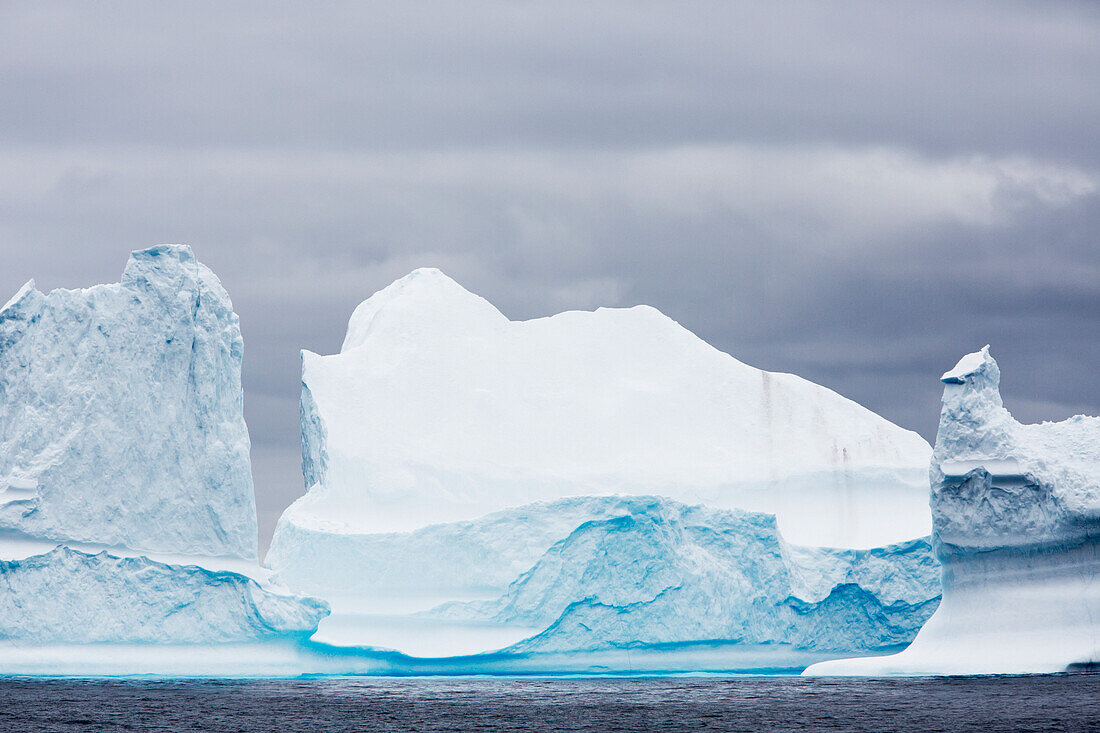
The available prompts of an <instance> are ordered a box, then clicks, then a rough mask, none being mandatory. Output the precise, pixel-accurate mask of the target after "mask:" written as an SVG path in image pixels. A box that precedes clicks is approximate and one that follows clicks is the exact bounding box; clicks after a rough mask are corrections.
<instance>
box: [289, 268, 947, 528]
mask: <svg viewBox="0 0 1100 733" xmlns="http://www.w3.org/2000/svg"><path fill="white" fill-rule="evenodd" d="M302 381H303V393H302V437H303V469H304V473H305V478H306V485H307V488H308V489H309V492H308V493H307V494H306V495H305V496H304V497H302V498H301V499H299V500H298V501H297V502H296V503H295V505H294V506H293V507H292V509H291V510H290V511H288V513H287V515H286V519H287V521H288V522H291V523H294V524H296V525H298V526H299V527H303V528H308V529H319V530H323V531H330V532H335V533H354V534H364V533H378V532H402V531H413V530H416V529H419V528H421V527H424V526H425V525H428V524H439V523H447V522H455V521H462V520H469V519H476V518H478V517H480V516H483V515H485V514H488V513H490V512H494V511H499V510H502V509H507V508H509V507H514V506H520V505H523V504H529V503H532V502H536V501H552V500H554V499H558V498H562V497H568V496H595V495H606V494H615V493H624V494H645V495H659V496H667V497H669V498H673V499H676V500H678V501H681V502H683V503H686V504H705V505H707V506H712V507H717V508H726V509H729V508H735V507H736V508H744V509H750V510H755V511H765V512H770V513H774V514H776V515H777V516H778V517H779V525H780V528H781V529H782V531H783V533H784V535H785V536H786V537H787V538H788V539H789V540H790V541H792V542H798V543H801V544H816V545H834V546H847V547H860V546H861V547H873V546H877V545H882V544H887V543H890V542H896V541H901V540H905V539H911V538H913V537H919V536H922V535H924V534H927V533H928V531H929V528H930V520H929V517H928V511H927V506H926V505H927V495H926V491H927V467H928V457H929V455H930V452H931V449H930V447H929V446H928V444H927V443H926V442H925V441H924V440H923V439H922V438H921V437H920V436H919V435H917V434H916V433H913V432H911V431H908V430H903V429H902V428H899V427H897V426H896V425H893V424H892V423H890V422H888V421H887V420H884V419H883V418H881V417H879V416H878V415H876V414H874V413H872V412H871V411H869V410H867V409H865V408H863V407H861V406H860V405H858V404H856V403H854V402H852V401H851V400H848V399H845V398H844V397H841V396H840V395H838V394H836V393H835V392H832V391H831V390H828V389H826V388H824V387H820V386H818V385H815V384H813V383H811V382H808V381H806V380H804V379H801V378H799V377H796V376H793V375H790V374H776V373H770V372H764V371H761V370H759V369H755V368H753V367H750V366H748V365H746V364H742V363H741V362H739V361H737V360H736V359H734V358H733V357H731V356H730V355H728V354H725V353H723V352H721V351H718V350H717V349H715V348H713V347H711V346H710V345H708V344H707V343H705V342H704V341H702V340H701V339H699V338H698V337H697V336H695V335H694V334H692V333H691V332H690V331H688V330H687V329H685V328H683V327H682V326H680V325H679V324H678V323H676V322H675V321H673V320H672V319H670V318H668V317H666V316H664V315H662V314H661V313H660V312H658V311H657V310H655V309H653V308H650V307H647V306H638V307H635V308H627V309H613V308H601V309H599V310H596V311H594V312H579V311H570V312H565V313H560V314H558V315H555V316H552V317H549V318H538V319H534V320H530V321H518V322H517V321H510V320H508V319H507V318H505V317H504V316H503V315H501V313H500V312H499V311H497V310H496V308H494V307H493V306H492V305H490V304H489V303H488V302H487V301H485V300H484V299H482V298H480V297H478V296H476V295H474V294H472V293H470V292H468V291H466V290H465V289H463V288H462V287H461V286H460V285H458V284H457V283H455V282H454V281H453V280H451V279H450V278H448V277H447V276H446V275H444V274H443V273H441V272H439V271H438V270H433V269H421V270H416V271H414V272H413V273H412V274H410V275H408V276H406V277H405V278H403V279H401V280H398V281H397V282H395V283H393V284H392V285H390V286H389V287H387V288H385V289H383V290H381V291H379V292H378V293H375V294H374V295H373V296H371V297H370V298H369V299H368V300H366V301H364V302H363V303H362V304H361V305H360V306H359V307H358V308H356V309H355V312H354V314H353V315H352V317H351V320H350V322H349V325H348V331H347V337H346V338H345V341H344V344H343V348H342V349H341V352H340V353H339V354H335V355H332V356H318V355H316V354H313V353H310V352H308V351H307V352H304V353H303V376H302Z"/></svg>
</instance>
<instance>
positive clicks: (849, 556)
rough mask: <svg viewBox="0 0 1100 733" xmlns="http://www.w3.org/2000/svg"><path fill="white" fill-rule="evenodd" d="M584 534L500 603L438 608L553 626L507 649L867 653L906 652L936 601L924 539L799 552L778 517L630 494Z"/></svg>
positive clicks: (580, 530)
mask: <svg viewBox="0 0 1100 733" xmlns="http://www.w3.org/2000/svg"><path fill="white" fill-rule="evenodd" d="M618 508H619V509H620V510H621V511H623V513H622V514H619V515H617V516H614V517H611V518H609V519H596V520H592V521H588V522H585V523H583V524H581V525H580V526H578V527H577V528H576V529H575V530H574V531H573V532H572V533H570V535H569V536H568V537H566V538H565V539H563V540H561V541H560V542H558V543H556V544H554V545H553V546H552V547H551V548H549V549H548V550H547V551H546V552H545V553H544V554H543V556H542V557H541V558H540V559H539V561H538V562H537V563H536V564H535V565H534V567H532V568H531V569H530V570H528V571H527V572H525V573H524V574H523V575H521V576H520V577H519V578H518V579H517V580H516V581H515V582H513V583H512V584H511V586H510V587H509V588H508V590H507V592H505V593H504V594H503V595H502V596H500V597H499V598H497V599H495V600H492V601H480V602H466V603H451V604H446V605H444V606H442V607H440V608H437V609H435V610H434V611H432V612H430V615H435V616H442V617H446V618H459V619H468V620H483V621H488V622H494V623H501V624H516V625H521V626H531V627H537V628H543V629H545V630H544V631H542V632H541V633H539V634H537V635H536V636H533V637H531V638H529V639H526V640H523V641H520V642H518V643H516V644H514V645H512V646H511V647H509V648H508V649H507V650H506V651H510V652H578V651H586V650H594V649H600V648H607V647H645V646H658V645H669V644H684V643H699V642H712V641H722V642H727V643H736V644H753V645H766V644H789V645H792V646H795V647H797V648H800V649H809V650H818V651H845V652H855V651H865V650H875V649H884V648H890V647H896V646H897V645H899V644H905V643H907V642H908V641H910V640H911V639H912V638H913V636H914V635H915V634H916V632H917V629H919V628H920V626H921V625H922V624H923V623H924V621H925V620H926V619H927V618H928V616H929V615H931V613H932V611H933V610H934V609H935V607H936V605H937V603H938V601H939V593H940V590H939V583H938V581H937V577H936V576H937V574H938V566H937V563H936V562H935V560H934V559H933V558H932V554H931V548H930V546H929V544H928V542H927V540H925V539H919V540H913V541H910V542H908V543H905V544H902V545H898V546H894V547H889V548H881V549H876V550H832V549H820V548H791V547H789V546H788V545H787V544H786V543H785V542H784V541H783V540H782V538H781V537H780V535H779V532H778V531H777V529H776V523H775V517H774V516H772V515H768V514H759V513H754V512H742V511H726V510H713V509H708V508H705V507H689V506H685V505H683V504H679V503H677V502H671V501H668V500H664V499H658V498H653V497H635V498H631V499H629V500H626V501H625V502H624V503H623V505H621V506H620V507H618Z"/></svg>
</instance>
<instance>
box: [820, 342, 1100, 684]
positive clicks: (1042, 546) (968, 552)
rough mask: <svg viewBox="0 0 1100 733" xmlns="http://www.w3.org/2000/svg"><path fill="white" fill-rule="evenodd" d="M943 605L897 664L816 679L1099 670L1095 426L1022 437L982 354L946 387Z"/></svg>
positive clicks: (940, 469)
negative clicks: (1094, 667)
mask: <svg viewBox="0 0 1100 733" xmlns="http://www.w3.org/2000/svg"><path fill="white" fill-rule="evenodd" d="M942 381H943V382H944V384H945V387H944V396H943V410H942V412H941V415H940V428H939V433H938V435H937V438H936V448H935V452H934V454H933V458H932V467H931V481H932V501H931V504H932V517H933V523H934V534H933V537H934V543H935V551H936V554H937V556H938V557H939V558H940V560H941V561H942V562H943V590H944V597H943V603H942V604H941V606H940V608H939V610H938V611H937V612H936V614H935V615H934V616H933V617H932V618H931V619H930V620H929V622H928V624H927V625H926V626H925V627H924V628H923V629H922V630H921V632H920V634H919V635H918V636H917V638H916V640H915V641H914V642H913V644H912V645H911V646H910V647H909V648H908V649H906V650H905V651H904V652H903V653H901V654H898V655H895V656H893V657H884V658H877V659H861V660H845V661H838V662H830V663H826V664H822V665H820V666H815V667H813V668H811V672H813V673H820V674H879V673H931V674H939V673H1000V672H1004V673H1012V672H1055V671H1061V670H1063V669H1066V668H1067V667H1070V668H1072V667H1073V666H1074V665H1087V664H1090V663H1092V664H1095V663H1096V662H1097V661H1098V660H1100V555H1098V552H1097V549H1098V546H1100V418H1096V417H1084V416H1077V417H1073V418H1070V419H1069V420H1066V421H1064V422H1059V423H1042V424H1038V425H1021V424H1020V423H1018V422H1016V421H1015V420H1014V419H1013V418H1012V416H1011V415H1010V414H1009V412H1008V411H1007V410H1006V409H1005V408H1004V405H1003V403H1002V401H1001V396H1000V392H999V382H1000V370H999V369H998V367H997V363H996V362H995V361H994V360H993V358H992V357H991V356H990V355H989V347H986V348H984V349H982V351H980V352H977V353H974V354H969V355H967V356H965V357H963V359H962V360H960V362H959V364H958V365H957V366H956V367H955V368H954V369H952V370H951V371H949V372H947V373H946V374H944V375H943V377H942Z"/></svg>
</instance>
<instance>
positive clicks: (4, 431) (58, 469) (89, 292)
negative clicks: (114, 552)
mask: <svg viewBox="0 0 1100 733" xmlns="http://www.w3.org/2000/svg"><path fill="white" fill-rule="evenodd" d="M241 354H242V342H241V334H240V329H239V327H238V322H237V316H236V314H235V313H234V312H233V307H232V304H231V303H230V301H229V296H228V295H227V294H226V292H225V290H224V289H223V288H222V286H221V284H220V283H219V282H218V279H217V278H216V277H215V276H214V274H213V273H212V272H210V270H208V269H207V268H206V267H205V266H203V265H201V264H199V263H198V262H197V261H196V260H195V257H194V255H193V254H192V253H191V250H190V249H189V248H187V247H183V246H174V245H163V246H159V247H153V248H151V249H147V250H144V251H140V252H135V253H133V255H132V256H131V257H130V261H129V262H128V263H127V265H126V269H125V271H124V272H123V275H122V282H121V283H118V284H115V285H99V286H96V287H92V288H87V289H85V290H54V291H53V292H51V293H49V294H48V295H47V294H43V293H40V292H38V291H37V290H36V289H35V288H34V283H33V281H32V282H29V283H27V285H26V286H24V287H23V288H22V289H21V290H20V291H19V292H18V293H17V294H16V295H15V297H14V298H12V299H11V301H9V302H8V304H7V305H5V306H4V308H3V309H0V527H3V528H6V529H8V530H13V531H16V532H18V533H22V534H24V535H26V536H29V537H34V538H43V539H49V540H59V541H60V540H78V541H87V542H96V543H102V544H105V545H119V546H126V547H130V548H136V549H141V550H149V551H159V552H176V553H186V554H196V555H211V556H218V555H221V556H234V557H241V558H255V557H256V511H255V503H254V498H253V493H252V478H251V471H250V467H249V456H248V451H249V440H248V430H247V428H246V427H245V423H244V417H243V412H242V394H241V383H240V366H241Z"/></svg>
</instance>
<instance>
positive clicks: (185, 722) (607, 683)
mask: <svg viewBox="0 0 1100 733" xmlns="http://www.w3.org/2000/svg"><path fill="white" fill-rule="evenodd" d="M0 730H3V731H174V732H177V731H310V732H311V733H322V732H327V731H331V732H333V733H335V732H337V731H376V730H377V731H413V730H415V731H466V730H472V731H496V730H523V731H628V730H629V731H650V730H660V731H667V730H716V731H794V730H798V731H834V730H859V731H1048V730H1053V731H1097V730H1100V675H1097V674H1078V675H1053V676H1035V677H979V678H939V679H936V678H918V679H882V680H859V679H854V680H853V679H803V678H799V677H734V678H729V677H686V678H685V677H680V678H667V677H665V678H598V679H562V678H475V677H466V678H411V679H394V678H387V679H378V678H353V679H331V678H324V679H306V680H301V679H299V680H246V681H244V680H242V681H224V680H223V681H198V682H195V681H150V680H71V679H63V680H57V679H52V680H51V679H45V680H34V679H18V678H12V679H4V680H0Z"/></svg>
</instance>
